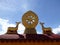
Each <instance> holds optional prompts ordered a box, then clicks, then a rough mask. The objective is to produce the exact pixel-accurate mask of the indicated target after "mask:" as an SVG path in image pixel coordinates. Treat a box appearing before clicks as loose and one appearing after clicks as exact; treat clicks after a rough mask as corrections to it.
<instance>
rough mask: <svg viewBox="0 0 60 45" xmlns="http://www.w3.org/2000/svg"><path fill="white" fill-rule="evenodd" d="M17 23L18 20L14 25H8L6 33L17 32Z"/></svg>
mask: <svg viewBox="0 0 60 45" xmlns="http://www.w3.org/2000/svg"><path fill="white" fill-rule="evenodd" d="M19 24H20V22H16V27H8V31H7V34H17V30H18V25H19Z"/></svg>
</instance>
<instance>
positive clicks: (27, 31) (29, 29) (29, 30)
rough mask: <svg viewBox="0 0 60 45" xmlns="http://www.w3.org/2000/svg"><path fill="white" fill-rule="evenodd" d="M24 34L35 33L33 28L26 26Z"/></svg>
mask: <svg viewBox="0 0 60 45" xmlns="http://www.w3.org/2000/svg"><path fill="white" fill-rule="evenodd" d="M24 34H37V32H36V29H35V28H26V29H25V31H24Z"/></svg>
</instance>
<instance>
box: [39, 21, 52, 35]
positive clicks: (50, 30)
mask: <svg viewBox="0 0 60 45" xmlns="http://www.w3.org/2000/svg"><path fill="white" fill-rule="evenodd" d="M43 24H44V23H42V22H40V25H41V27H42V30H43V34H52V29H51V27H44V25H43Z"/></svg>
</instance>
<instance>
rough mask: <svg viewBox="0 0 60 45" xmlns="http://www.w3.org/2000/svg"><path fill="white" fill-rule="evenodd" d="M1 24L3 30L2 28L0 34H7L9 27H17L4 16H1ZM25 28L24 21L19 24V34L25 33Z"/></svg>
mask: <svg viewBox="0 0 60 45" xmlns="http://www.w3.org/2000/svg"><path fill="white" fill-rule="evenodd" d="M0 25H1V28H2V30H0V35H2V34H5V33H6V32H7V28H8V27H15V26H16V25H15V24H10V23H9V20H6V19H2V18H0ZM24 30H25V27H24V26H23V25H22V23H21V24H19V27H18V31H17V32H18V33H19V34H23V32H24Z"/></svg>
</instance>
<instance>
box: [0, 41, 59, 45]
mask: <svg viewBox="0 0 60 45" xmlns="http://www.w3.org/2000/svg"><path fill="white" fill-rule="evenodd" d="M0 45H60V42H56V41H53V42H52V41H39V42H38V41H22V42H21V41H8V42H6V41H4V42H0Z"/></svg>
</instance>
